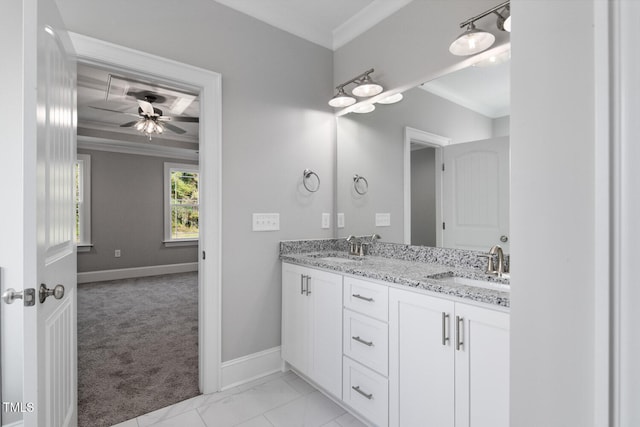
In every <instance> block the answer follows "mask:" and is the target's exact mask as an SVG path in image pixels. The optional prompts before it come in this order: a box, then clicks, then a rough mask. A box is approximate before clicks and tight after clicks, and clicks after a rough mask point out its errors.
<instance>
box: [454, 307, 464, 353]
mask: <svg viewBox="0 0 640 427" xmlns="http://www.w3.org/2000/svg"><path fill="white" fill-rule="evenodd" d="M463 328H464V318H462V317H460V316H456V350H458V351H460V349H461V348H462V346H463V345H464V342H463V341H462V334H463V333H464V330H463Z"/></svg>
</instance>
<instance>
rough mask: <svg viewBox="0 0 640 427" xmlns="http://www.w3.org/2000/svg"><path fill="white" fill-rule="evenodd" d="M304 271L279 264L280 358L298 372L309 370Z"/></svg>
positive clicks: (300, 268) (293, 266)
mask: <svg viewBox="0 0 640 427" xmlns="http://www.w3.org/2000/svg"><path fill="white" fill-rule="evenodd" d="M306 272H307V270H306V269H304V268H302V267H299V266H297V265H292V264H287V263H283V264H282V348H281V351H282V358H283V359H284V360H285V361H287V362H288V363H290V364H291V365H292V366H293V367H295V368H296V369H298V370H299V371H300V372H302V373H304V374H307V375H308V373H309V363H308V360H309V338H308V330H309V321H308V305H309V298H308V297H307V296H306V295H305V292H304V287H305V286H306V284H305V282H304V280H305V278H304V277H303V276H304V275H305V274H306Z"/></svg>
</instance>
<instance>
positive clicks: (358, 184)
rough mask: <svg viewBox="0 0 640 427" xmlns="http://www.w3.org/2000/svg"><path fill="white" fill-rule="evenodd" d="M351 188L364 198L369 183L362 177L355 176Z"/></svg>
mask: <svg viewBox="0 0 640 427" xmlns="http://www.w3.org/2000/svg"><path fill="white" fill-rule="evenodd" d="M353 188H354V190H356V193H358V194H360V195H361V196H364V195H365V194H367V192H368V191H369V181H367V179H366V178H365V177H364V176H360V175H358V174H355V175H353Z"/></svg>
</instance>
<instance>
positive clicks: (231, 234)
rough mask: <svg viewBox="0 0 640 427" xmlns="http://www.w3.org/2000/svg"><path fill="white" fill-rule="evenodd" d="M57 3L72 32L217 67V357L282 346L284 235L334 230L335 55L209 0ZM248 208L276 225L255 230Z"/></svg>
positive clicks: (329, 233) (318, 234) (73, 0)
mask: <svg viewBox="0 0 640 427" xmlns="http://www.w3.org/2000/svg"><path fill="white" fill-rule="evenodd" d="M58 4H59V7H60V10H61V13H62V16H63V18H64V19H65V22H66V24H67V26H68V28H69V29H70V30H71V31H74V32H77V33H81V34H86V35H88V36H91V37H95V38H98V39H102V40H107V41H110V42H112V43H116V44H119V45H124V46H127V47H131V48H133V49H138V50H141V51H145V52H149V53H152V54H155V55H160V56H163V57H167V58H170V59H173V60H177V61H180V62H184V63H187V64H191V65H194V66H197V67H201V68H205V69H208V70H212V71H216V72H219V73H221V75H222V158H223V164H222V171H221V173H222V266H221V268H222V360H223V361H227V360H231V359H234V358H237V357H241V356H245V355H248V354H252V353H255V352H258V351H261V350H265V349H268V348H272V347H275V346H278V345H280V311H281V292H280V286H281V285H280V279H281V273H280V262H279V260H278V242H279V241H280V240H286V239H298V238H323V237H333V229H328V230H323V229H321V228H320V225H321V217H322V213H323V212H329V213H331V212H333V203H334V199H333V187H334V178H333V177H334V173H335V169H334V167H335V118H334V116H333V112H332V110H331V108H330V107H329V106H328V105H327V99H328V97H330V96H331V95H332V93H333V84H332V80H333V77H332V68H333V54H332V52H331V51H330V50H328V49H326V48H323V47H319V46H318V45H315V44H313V43H310V42H307V41H305V40H302V39H300V38H298V37H295V36H292V35H290V34H288V33H286V32H284V31H281V30H278V29H276V28H274V27H271V26H269V25H267V24H264V23H262V22H260V21H257V20H255V19H253V18H250V17H248V16H246V15H243V14H241V13H239V12H236V11H234V10H232V9H229V8H227V7H225V6H222V5H220V4H219V3H216V2H214V1H211V0H186V1H180V2H176V1H171V0H158V1H155V2H153V7H149V6H150V3H149V2H137V1H136V2H131V1H128V0H113V1H109V2H104V1H100V0H58ZM149 34H154V35H155V36H156V37H155V38H154V37H149ZM305 168H310V169H313V170H314V171H315V172H317V173H318V175H319V176H320V178H321V179H322V187H321V188H320V190H319V191H318V192H317V193H313V194H312V195H310V194H309V193H307V192H305V191H304V190H301V187H302V184H301V178H302V172H303V170H304V169H305ZM253 212H279V213H280V231H278V232H262V233H255V232H252V231H251V214H252V213H253Z"/></svg>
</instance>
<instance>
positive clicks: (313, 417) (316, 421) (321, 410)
mask: <svg viewBox="0 0 640 427" xmlns="http://www.w3.org/2000/svg"><path fill="white" fill-rule="evenodd" d="M150 426H154V427H234V426H238V427H364V426H365V425H364V424H362V423H361V422H360V421H358V420H357V419H356V418H355V417H353V416H352V415H351V414H349V413H347V412H345V410H344V409H342V408H341V407H340V406H338V405H336V404H335V403H333V402H332V401H331V400H330V399H328V398H327V397H326V396H324V395H323V394H322V393H320V392H319V391H318V390H316V389H315V388H314V387H312V386H311V385H309V384H308V383H307V382H306V381H304V380H303V379H302V378H300V377H298V376H297V375H296V374H294V373H293V372H291V371H289V372H286V373H277V374H272V375H269V376H267V377H264V378H261V379H258V380H255V381H252V382H250V383H247V384H243V385H240V386H238V387H235V388H233V389H229V390H226V391H223V392H220V393H214V394H209V395H201V396H196V397H194V398H192V399H188V400H185V401H184V402H179V403H176V404H175V405H172V406H169V407H166V408H162V409H158V410H157V411H154V412H151V413H149V414H145V415H142V416H140V417H138V418H135V419H132V420H129V421H125V422H123V423H120V424H117V425H116V426H113V427H150Z"/></svg>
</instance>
